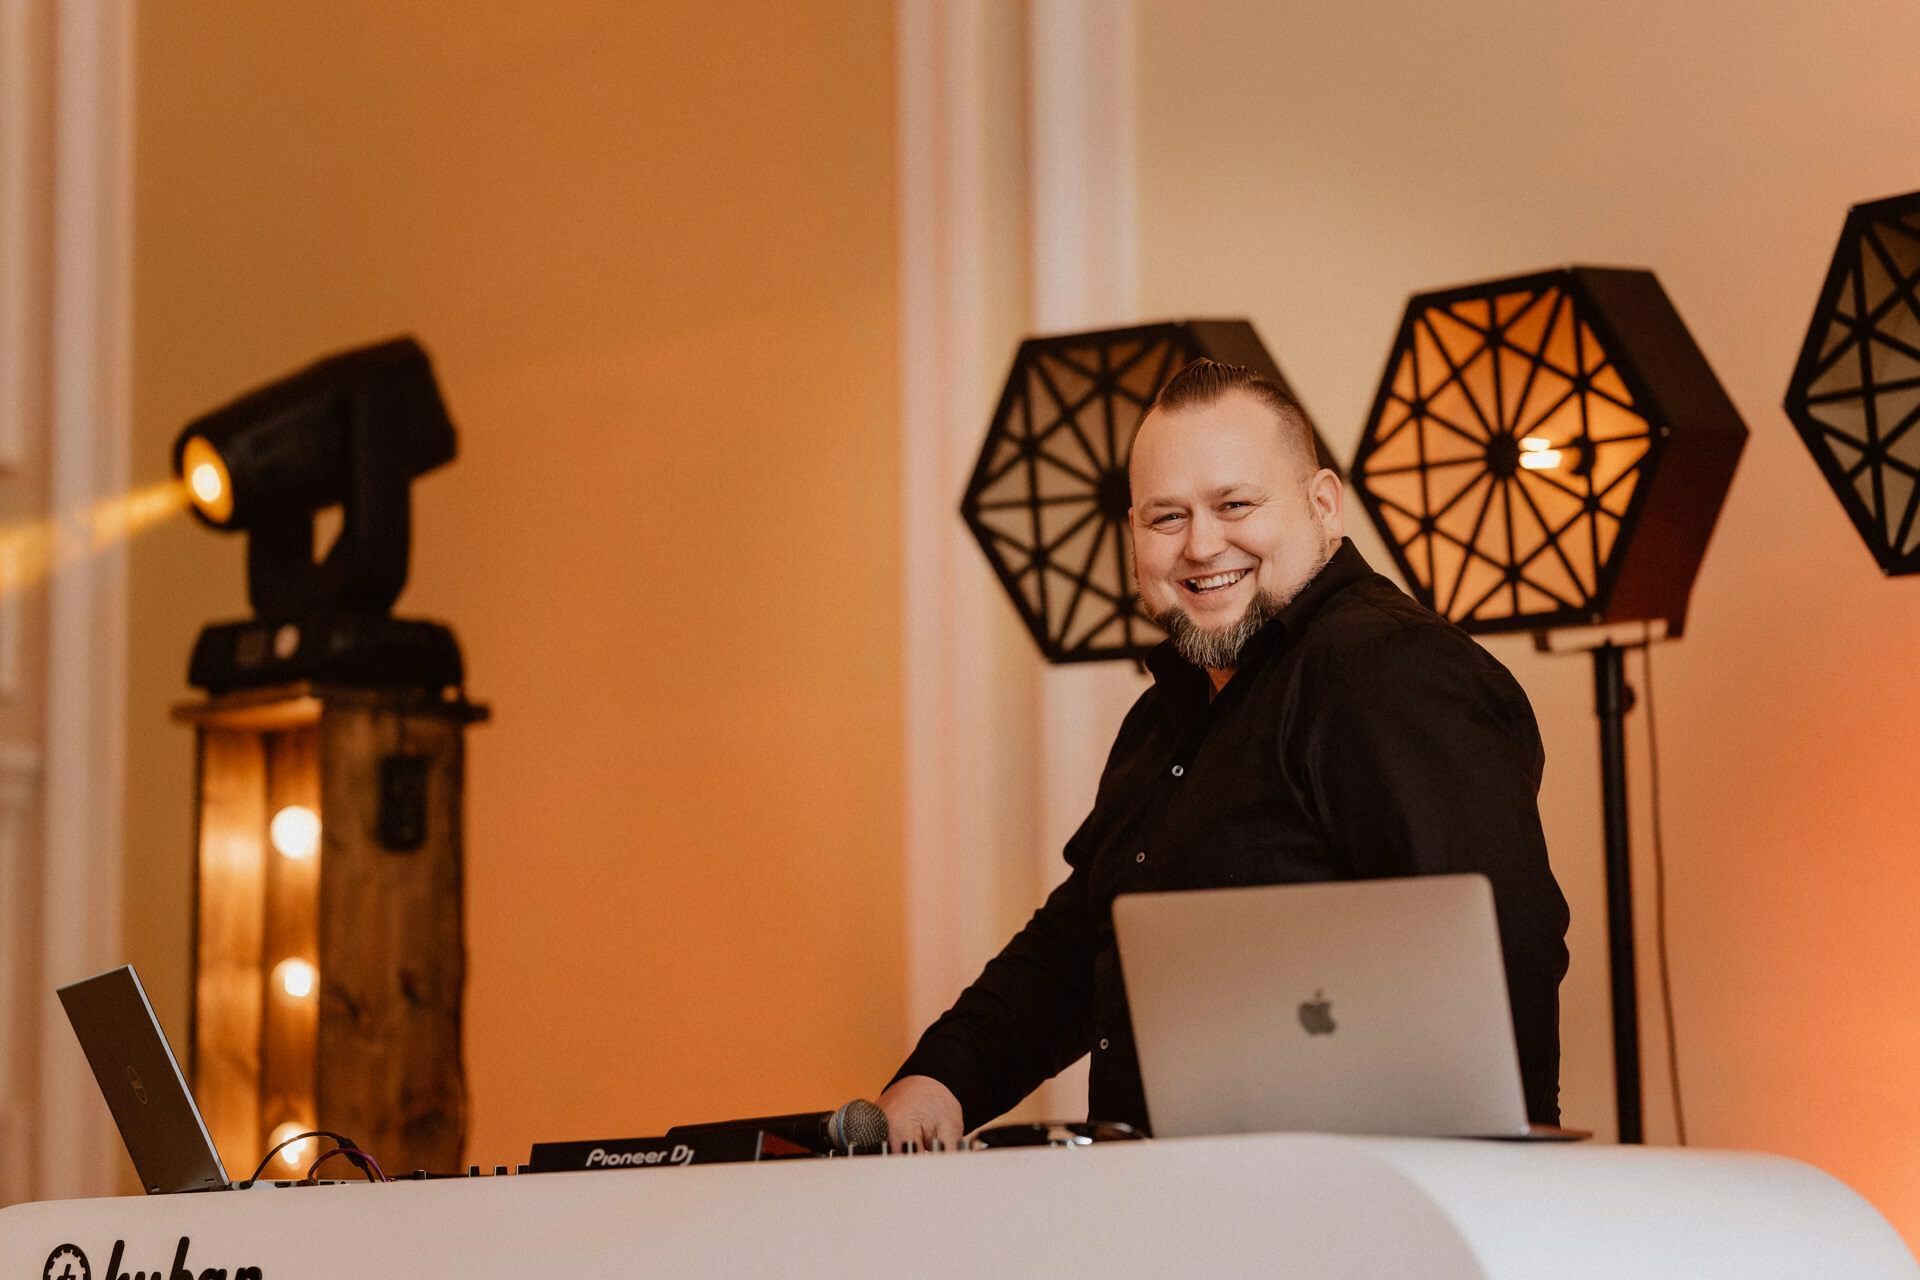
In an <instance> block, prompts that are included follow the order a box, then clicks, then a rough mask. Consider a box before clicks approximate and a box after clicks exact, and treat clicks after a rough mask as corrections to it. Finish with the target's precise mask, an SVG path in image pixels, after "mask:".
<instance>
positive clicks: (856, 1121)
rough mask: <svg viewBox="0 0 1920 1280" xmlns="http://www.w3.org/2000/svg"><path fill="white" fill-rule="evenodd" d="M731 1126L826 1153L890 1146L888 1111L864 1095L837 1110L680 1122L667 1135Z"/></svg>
mask: <svg viewBox="0 0 1920 1280" xmlns="http://www.w3.org/2000/svg"><path fill="white" fill-rule="evenodd" d="M729 1129H758V1130H760V1131H761V1132H763V1133H770V1134H772V1135H773V1136H774V1137H776V1138H784V1139H786V1140H787V1141H788V1142H791V1143H794V1144H796V1145H798V1146H802V1147H805V1148H806V1149H807V1150H809V1151H813V1152H817V1153H818V1154H820V1155H823V1156H824V1155H842V1156H860V1155H877V1154H879V1153H880V1152H883V1151H885V1150H886V1149H887V1113H886V1112H884V1111H882V1110H881V1109H880V1108H879V1107H876V1106H875V1105H874V1104H873V1103H871V1102H868V1101H867V1100H866V1099H865V1098H855V1099H854V1100H853V1101H852V1102H849V1103H847V1104H846V1105H845V1106H843V1107H841V1108H840V1109H839V1110H837V1111H802V1112H799V1113H797V1114H794V1115H788V1116H756V1117H753V1118H751V1119H747V1120H717V1121H714V1122H713V1123H711V1124H679V1125H675V1126H674V1127H673V1128H671V1129H669V1130H667V1136H668V1137H669V1138H681V1137H692V1136H694V1135H696V1134H702V1133H720V1132H723V1131H726V1130H729Z"/></svg>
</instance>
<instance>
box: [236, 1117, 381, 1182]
mask: <svg viewBox="0 0 1920 1280" xmlns="http://www.w3.org/2000/svg"><path fill="white" fill-rule="evenodd" d="M307 1138H331V1139H332V1140H333V1141H334V1142H335V1143H337V1144H338V1148H337V1149H340V1150H344V1151H345V1152H346V1155H347V1159H349V1160H351V1161H353V1162H354V1164H356V1165H358V1166H359V1167H360V1169H361V1171H362V1172H366V1171H367V1166H368V1165H372V1166H373V1168H374V1169H375V1170H378V1169H379V1168H380V1166H379V1164H378V1163H377V1162H375V1161H374V1158H373V1157H372V1156H370V1155H368V1154H367V1153H366V1152H364V1151H362V1150H361V1149H360V1145H359V1144H358V1143H356V1142H355V1141H354V1140H353V1139H352V1138H349V1137H346V1136H345V1135H344V1134H338V1133H335V1132H334V1131H333V1130H331V1129H309V1130H307V1131H306V1132H305V1133H296V1134H294V1135H293V1136H292V1137H290V1138H285V1139H283V1140H281V1141H279V1142H276V1143H274V1144H273V1149H272V1150H270V1151H268V1152H267V1154H266V1155H264V1156H262V1157H260V1167H259V1168H257V1169H255V1170H254V1171H253V1176H252V1177H251V1178H248V1179H247V1181H246V1183H245V1184H244V1185H247V1186H252V1185H253V1184H254V1183H256V1182H258V1181H260V1176H261V1175H262V1174H264V1173H265V1172H266V1171H267V1166H268V1165H269V1164H271V1163H272V1162H273V1158H274V1157H275V1156H277V1155H279V1154H280V1153H281V1152H282V1151H283V1150H285V1149H286V1148H288V1147H290V1146H292V1145H293V1144H294V1143H296V1142H300V1141H303V1140H305V1139H307ZM363 1161H364V1162H365V1163H362V1162H363ZM386 1176H387V1175H386V1174H384V1173H382V1174H380V1180H381V1181H383V1182H384V1181H386Z"/></svg>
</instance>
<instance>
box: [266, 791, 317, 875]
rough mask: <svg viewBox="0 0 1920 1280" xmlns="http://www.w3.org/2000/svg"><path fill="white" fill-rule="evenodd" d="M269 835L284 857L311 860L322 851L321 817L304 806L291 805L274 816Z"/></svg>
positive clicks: (268, 830)
mask: <svg viewBox="0 0 1920 1280" xmlns="http://www.w3.org/2000/svg"><path fill="white" fill-rule="evenodd" d="M267 834H268V836H270V837H271V838H272V840H273V847H274V848H275V849H278V850H279V851H280V853H281V855H282V856H283V857H288V858H292V859H294V860H295V861H300V860H303V859H306V858H311V857H312V856H313V855H314V854H315V853H317V852H318V851H319V849H320V815H319V814H317V813H315V812H314V811H313V810H311V809H309V808H307V806H305V805H303V804H290V805H288V806H287V807H286V808H284V809H282V810H281V811H280V812H278V813H276V814H274V815H273V821H272V822H270V823H268V824H267Z"/></svg>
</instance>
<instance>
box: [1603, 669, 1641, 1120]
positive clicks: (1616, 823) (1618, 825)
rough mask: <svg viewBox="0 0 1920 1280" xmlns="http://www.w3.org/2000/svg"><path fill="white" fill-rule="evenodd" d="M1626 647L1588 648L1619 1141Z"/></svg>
mask: <svg viewBox="0 0 1920 1280" xmlns="http://www.w3.org/2000/svg"><path fill="white" fill-rule="evenodd" d="M1632 709H1633V690H1632V689H1630V688H1628V687H1627V674H1626V657H1625V650H1623V649H1621V648H1620V647H1619V646H1618V645H1612V644H1603V645H1601V646H1600V647H1599V648H1597V649H1595V650H1594V651H1593V710H1594V714H1595V715H1597V716H1599V717H1600V805H1601V810H1602V813H1603V818H1604V823H1605V828H1606V846H1607V960H1608V970H1609V974H1610V976H1611V978H1612V1003H1613V1096H1614V1107H1615V1112H1616V1114H1617V1116H1618V1118H1619V1129H1620V1141H1621V1142H1630V1143H1638V1142H1641V1141H1644V1138H1643V1136H1642V1130H1641V1113H1640V994H1639V985H1638V981H1637V978H1636V975H1635V972H1634V946H1633V871H1632V862H1631V858H1630V848H1629V842H1628V831H1627V731H1626V719H1627V712H1629V711H1631V710H1632Z"/></svg>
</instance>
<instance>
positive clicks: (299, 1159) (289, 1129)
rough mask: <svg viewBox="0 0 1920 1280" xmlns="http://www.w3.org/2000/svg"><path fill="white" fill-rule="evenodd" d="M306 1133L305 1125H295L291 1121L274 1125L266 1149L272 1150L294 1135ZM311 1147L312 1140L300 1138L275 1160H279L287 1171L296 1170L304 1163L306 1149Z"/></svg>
mask: <svg viewBox="0 0 1920 1280" xmlns="http://www.w3.org/2000/svg"><path fill="white" fill-rule="evenodd" d="M306 1131H307V1126H306V1125H303V1124H296V1123H294V1122H293V1121H291V1120H289V1121H287V1122H286V1123H285V1124H283V1125H276V1126H275V1127H274V1130H273V1137H271V1138H269V1139H268V1140H267V1147H268V1148H269V1149H272V1148H273V1147H275V1146H278V1145H279V1144H280V1143H282V1142H285V1141H286V1140H287V1139H288V1138H291V1137H292V1136H293V1135H294V1134H296V1133H305V1132H306ZM312 1145H313V1139H312V1138H302V1139H300V1141H298V1142H296V1143H294V1144H292V1145H291V1146H289V1147H287V1148H286V1149H285V1150H283V1151H282V1152H281V1153H280V1154H279V1155H278V1156H276V1157H275V1159H277V1160H279V1161H280V1163H281V1164H284V1165H286V1166H287V1168H289V1169H298V1168H300V1167H301V1166H302V1165H304V1164H305V1163H306V1159H307V1148H309V1147H311V1146H312Z"/></svg>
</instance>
